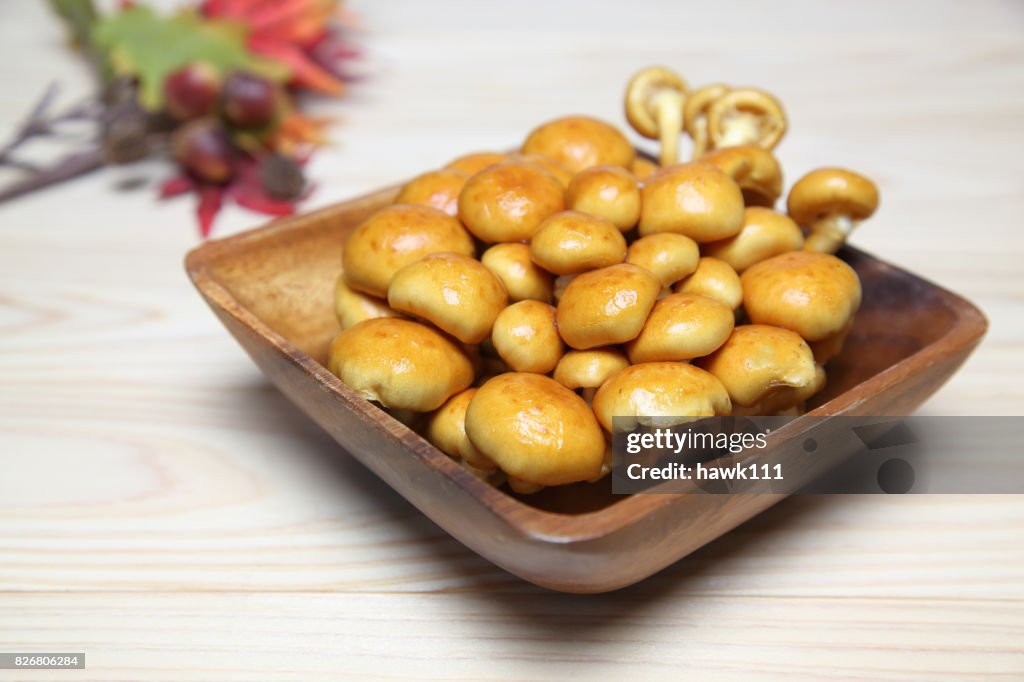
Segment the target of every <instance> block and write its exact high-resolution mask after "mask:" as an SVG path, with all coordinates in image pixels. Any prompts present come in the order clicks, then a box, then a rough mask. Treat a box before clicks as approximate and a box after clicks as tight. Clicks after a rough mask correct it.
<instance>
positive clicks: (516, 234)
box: [459, 161, 565, 243]
mask: <svg viewBox="0 0 1024 682" xmlns="http://www.w3.org/2000/svg"><path fill="white" fill-rule="evenodd" d="M563 208H565V187H564V186H563V185H562V183H561V181H560V180H559V179H558V178H556V177H555V176H554V175H552V174H551V173H549V172H548V171H546V170H544V169H543V168H541V167H540V166H537V165H535V164H532V163H526V162H523V161H505V162H503V163H499V164H497V165H494V166H490V167H489V168H485V169H484V170H482V171H480V172H479V173H477V174H476V175H474V176H472V177H471V178H470V179H469V180H467V181H466V184H465V186H464V187H463V188H462V192H461V193H460V194H459V218H461V219H462V222H463V223H464V224H465V225H466V227H467V228H468V229H469V231H470V232H472V233H473V234H474V235H475V236H476V237H477V238H478V239H480V240H482V241H485V242H490V243H496V242H521V241H526V240H528V239H529V238H530V237H532V236H533V233H534V232H536V231H537V228H538V227H539V226H540V224H541V222H543V221H544V219H545V218H547V217H548V216H550V215H552V214H554V213H558V212H559V211H561V210H562V209H563Z"/></svg>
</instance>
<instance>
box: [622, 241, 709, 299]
mask: <svg viewBox="0 0 1024 682" xmlns="http://www.w3.org/2000/svg"><path fill="white" fill-rule="evenodd" d="M626 262H627V263H632V264H633V265H636V266H637V267H641V268H643V269H644V270H647V271H648V272H650V273H651V274H652V275H654V276H655V277H657V278H658V279H659V280H661V283H662V285H664V286H666V287H667V286H671V285H672V284H675V283H676V282H678V281H679V280H681V279H683V278H684V277H686V276H687V275H691V274H693V272H694V271H695V270H696V269H697V264H698V263H699V262H700V248H699V247H698V246H697V242H695V241H693V240H692V239H690V238H689V237H687V236H685V235H681V234H676V233H675V232H658V233H657V234H649V235H647V236H646V237H640V239H637V240H636V241H634V242H633V243H632V244H630V245H629V250H628V251H627V253H626Z"/></svg>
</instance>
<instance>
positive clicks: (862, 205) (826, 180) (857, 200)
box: [786, 168, 878, 227]
mask: <svg viewBox="0 0 1024 682" xmlns="http://www.w3.org/2000/svg"><path fill="white" fill-rule="evenodd" d="M786 203H787V207H788V210H789V216H790V217H791V218H792V219H793V220H795V221H796V222H797V223H798V224H800V225H803V226H804V227H811V225H813V224H814V223H815V222H817V221H818V220H821V219H822V218H827V217H831V216H837V215H843V216H847V217H849V218H851V219H852V220H864V219H866V218H868V217H870V216H871V214H872V213H874V212H875V209H877V208H878V187H876V186H875V183H873V182H871V180H869V179H868V178H866V177H864V176H863V175H861V174H860V173H856V172H854V171H851V170H846V169H845V168H819V169H817V170H813V171H811V172H810V173H808V174H807V175H805V176H803V177H802V178H800V179H799V180H797V182H796V184H795V185H793V187H792V189H790V190H789V198H788V199H787V202H786Z"/></svg>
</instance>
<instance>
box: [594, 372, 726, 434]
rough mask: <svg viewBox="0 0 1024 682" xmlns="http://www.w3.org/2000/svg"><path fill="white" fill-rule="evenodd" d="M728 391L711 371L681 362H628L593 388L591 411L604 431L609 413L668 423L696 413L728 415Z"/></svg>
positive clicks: (647, 422)
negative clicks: (597, 387) (620, 369)
mask: <svg viewBox="0 0 1024 682" xmlns="http://www.w3.org/2000/svg"><path fill="white" fill-rule="evenodd" d="M730 410H731V403H730V402H729V394H728V393H727V392H726V390H725V387H724V386H722V382H720V381H719V380H718V379H716V378H715V377H714V376H713V375H712V374H710V373H708V372H706V371H704V370H702V369H699V368H697V367H694V366H693V365H688V364H685V363H681V362H647V363H643V364H639V365H632V366H630V367H628V368H626V369H624V370H622V371H621V372H619V373H618V374H616V375H615V376H613V377H612V378H610V379H608V381H606V382H604V384H603V385H602V386H601V388H599V389H597V395H595V396H594V413H595V414H596V415H597V419H598V421H599V422H600V423H601V426H603V427H604V428H605V429H606V430H607V431H609V432H611V430H612V417H625V418H627V419H629V420H634V421H635V423H640V424H644V425H651V426H671V425H674V424H679V423H683V422H685V421H688V420H690V419H692V418H696V417H714V416H718V415H728V414H729V413H730Z"/></svg>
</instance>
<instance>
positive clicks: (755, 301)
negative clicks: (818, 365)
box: [741, 251, 861, 342]
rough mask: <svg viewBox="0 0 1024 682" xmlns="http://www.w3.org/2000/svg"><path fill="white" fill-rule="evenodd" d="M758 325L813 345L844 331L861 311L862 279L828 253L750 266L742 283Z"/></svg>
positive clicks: (793, 255) (785, 256)
mask: <svg viewBox="0 0 1024 682" xmlns="http://www.w3.org/2000/svg"><path fill="white" fill-rule="evenodd" d="M741 280H742V282H743V306H744V308H745V309H746V311H747V315H749V317H750V321H751V322H753V323H754V324H769V325H773V326H776V327H784V328H786V329H791V330H793V331H795V332H796V333H797V334H799V335H800V336H802V337H803V338H804V339H806V340H807V341H811V342H813V341H821V340H822V339H825V338H828V337H830V336H833V335H834V334H836V333H838V332H840V331H842V330H843V329H844V328H845V327H846V325H847V324H849V322H850V320H851V319H852V318H853V316H854V314H855V313H856V312H857V309H858V308H859V307H860V299H861V289H860V279H859V278H858V277H857V273H856V272H854V270H853V268H851V267H850V266H849V265H847V264H846V263H844V262H843V261H841V260H839V259H838V258H836V257H835V256H833V255H831V254H827V253H817V252H812V251H793V252H791V253H784V254H782V255H780V256H774V257H772V258H769V259H768V260H763V261H761V262H760V263H757V264H755V265H752V266H750V267H749V268H748V269H747V270H746V272H744V273H743V276H742V277H741Z"/></svg>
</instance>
